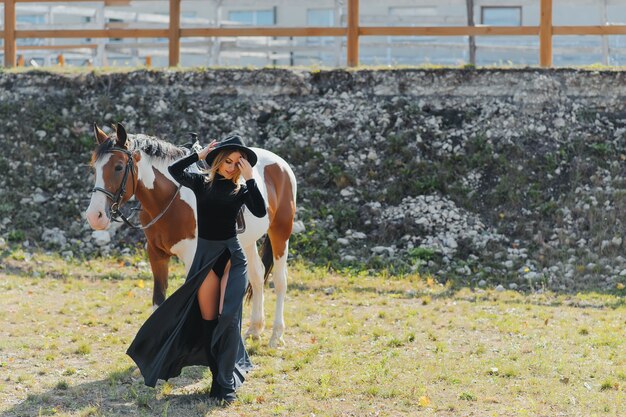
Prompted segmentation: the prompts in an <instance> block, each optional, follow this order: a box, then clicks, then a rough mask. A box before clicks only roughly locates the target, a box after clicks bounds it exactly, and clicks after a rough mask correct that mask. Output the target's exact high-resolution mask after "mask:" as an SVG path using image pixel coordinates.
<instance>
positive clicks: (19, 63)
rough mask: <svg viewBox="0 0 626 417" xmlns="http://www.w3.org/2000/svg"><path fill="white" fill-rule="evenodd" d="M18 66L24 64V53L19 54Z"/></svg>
mask: <svg viewBox="0 0 626 417" xmlns="http://www.w3.org/2000/svg"><path fill="white" fill-rule="evenodd" d="M17 66H18V67H23V66H24V55H18V56H17Z"/></svg>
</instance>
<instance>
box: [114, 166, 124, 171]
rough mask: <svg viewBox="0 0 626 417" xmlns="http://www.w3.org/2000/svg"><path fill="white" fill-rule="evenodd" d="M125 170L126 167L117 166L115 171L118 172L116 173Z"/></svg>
mask: <svg viewBox="0 0 626 417" xmlns="http://www.w3.org/2000/svg"><path fill="white" fill-rule="evenodd" d="M123 169H124V167H123V166H121V165H117V166H116V167H115V170H116V171H121V170H123Z"/></svg>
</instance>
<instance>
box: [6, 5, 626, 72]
mask: <svg viewBox="0 0 626 417" xmlns="http://www.w3.org/2000/svg"><path fill="white" fill-rule="evenodd" d="M55 1H56V2H58V0H0V2H3V3H4V30H2V31H0V37H1V38H3V39H4V66H5V67H14V66H15V64H16V51H17V46H16V39H29V38H31V39H32V38H66V39H69V38H75V39H80V38H168V40H169V65H170V66H176V65H178V64H179V60H180V40H181V38H187V37H226V36H229V37H237V36H276V37H304V36H306V37H309V36H312V37H315V36H340V37H345V38H346V44H347V63H348V66H349V67H356V66H358V65H359V38H360V37H361V36H470V37H474V36H538V37H539V64H540V65H541V66H542V67H551V66H552V37H553V36H556V35H626V25H611V26H553V24H552V2H553V0H537V1H540V2H541V17H540V21H539V26H473V25H472V26H445V27H444V26H431V27H399V26H394V27H377V26H360V24H359V0H347V26H346V27H304V28H281V27H254V28H250V27H245V28H244V27H242V28H215V27H208V28H193V29H192V28H183V27H181V24H180V14H181V0H169V16H170V23H169V28H163V29H113V28H110V29H94V30H84V29H80V30H78V29H77V30H61V29H59V30H47V29H45V30H17V29H16V16H15V4H16V3H17V2H19V3H45V2H55ZM85 1H88V0H66V2H85ZM104 1H105V2H106V3H109V2H112V0H104ZM562 1H567V0H562ZM91 2H93V0H91Z"/></svg>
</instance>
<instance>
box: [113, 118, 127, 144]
mask: <svg viewBox="0 0 626 417" xmlns="http://www.w3.org/2000/svg"><path fill="white" fill-rule="evenodd" d="M115 131H116V133H117V146H119V147H120V148H126V139H128V135H127V134H126V129H124V126H123V125H122V124H121V123H118V124H117V125H116V126H115Z"/></svg>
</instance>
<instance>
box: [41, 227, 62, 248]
mask: <svg viewBox="0 0 626 417" xmlns="http://www.w3.org/2000/svg"><path fill="white" fill-rule="evenodd" d="M41 240H42V241H44V242H45V243H48V244H51V245H54V246H60V247H64V246H65V245H67V238H66V237H65V233H64V232H63V231H62V230H59V228H58V227H54V228H52V229H46V230H44V232H43V233H42V234H41Z"/></svg>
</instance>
